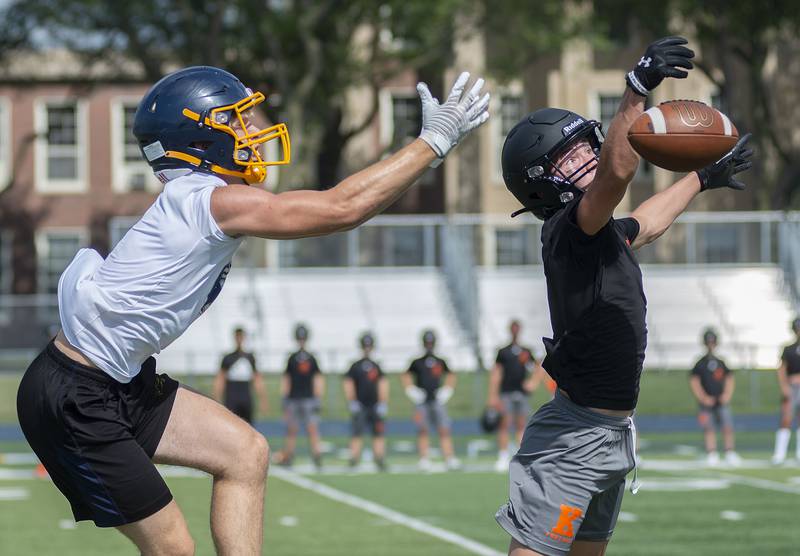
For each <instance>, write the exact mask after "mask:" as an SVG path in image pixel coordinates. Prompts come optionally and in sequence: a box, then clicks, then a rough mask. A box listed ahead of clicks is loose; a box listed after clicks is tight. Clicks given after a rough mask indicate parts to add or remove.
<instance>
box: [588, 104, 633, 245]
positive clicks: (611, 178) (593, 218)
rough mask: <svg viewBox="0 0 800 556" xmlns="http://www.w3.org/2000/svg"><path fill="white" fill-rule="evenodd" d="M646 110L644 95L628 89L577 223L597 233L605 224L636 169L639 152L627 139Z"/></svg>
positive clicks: (607, 136)
mask: <svg viewBox="0 0 800 556" xmlns="http://www.w3.org/2000/svg"><path fill="white" fill-rule="evenodd" d="M643 111H644V97H643V96H640V95H638V94H636V93H634V92H633V91H632V90H631V89H626V90H625V94H624V95H623V97H622V102H621V103H620V105H619V109H618V110H617V113H616V115H615V116H614V119H613V120H611V124H610V125H609V126H608V133H607V135H606V140H605V142H604V143H603V148H602V151H601V154H600V162H599V163H598V165H597V172H596V173H595V177H594V180H593V181H592V183H591V185H590V186H589V188H588V190H587V191H586V194H585V195H584V196H583V198H582V199H581V202H580V205H578V215H577V218H578V225H579V226H580V227H581V230H583V232H584V233H586V234H588V235H594V234H596V233H597V232H598V231H600V229H601V228H602V227H603V226H605V225H606V223H607V222H608V221H609V219H610V218H611V215H612V214H613V213H614V209H615V208H617V205H618V204H619V202H620V201H621V200H622V197H623V196H624V195H625V191H627V189H628V184H629V183H630V182H631V180H632V179H633V176H634V174H635V173H636V168H637V166H638V165H639V156H638V155H637V154H636V152H635V151H634V150H633V148H632V147H631V145H630V143H629V142H628V129H630V127H631V124H632V123H633V121H634V120H635V119H636V118H638V117H639V116H640V115H641V114H642V113H643Z"/></svg>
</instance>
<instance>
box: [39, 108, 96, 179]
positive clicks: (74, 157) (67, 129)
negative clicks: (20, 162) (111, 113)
mask: <svg viewBox="0 0 800 556" xmlns="http://www.w3.org/2000/svg"><path fill="white" fill-rule="evenodd" d="M82 113H83V110H82V109H81V107H80V105H79V104H78V103H77V102H62V101H59V102H52V103H50V102H47V103H44V104H41V105H39V106H38V107H37V111H36V120H37V123H36V126H37V129H38V130H39V133H40V135H39V139H38V141H37V150H36V175H37V188H38V189H39V190H41V191H45V192H49V193H68V192H76V191H83V190H85V188H86V183H85V175H84V174H85V171H84V168H83V166H84V149H85V132H84V131H83V129H82V127H83V124H82Z"/></svg>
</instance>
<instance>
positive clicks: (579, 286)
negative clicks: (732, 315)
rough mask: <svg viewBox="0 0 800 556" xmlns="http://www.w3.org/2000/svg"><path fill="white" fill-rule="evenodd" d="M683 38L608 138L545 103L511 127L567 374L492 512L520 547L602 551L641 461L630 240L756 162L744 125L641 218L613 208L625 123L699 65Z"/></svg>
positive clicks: (638, 310) (641, 67)
mask: <svg viewBox="0 0 800 556" xmlns="http://www.w3.org/2000/svg"><path fill="white" fill-rule="evenodd" d="M686 42H687V41H686V40H685V39H682V38H680V37H668V38H665V39H661V40H658V41H656V42H654V43H652V44H651V45H650V46H648V48H647V50H646V51H645V53H644V55H643V56H642V57H641V59H640V60H639V61H638V63H637V64H636V66H635V67H634V69H633V70H631V71H630V72H629V73H628V74H627V76H626V82H627V84H628V87H627V89H626V91H625V93H624V94H623V97H622V100H621V102H620V106H619V109H618V111H617V113H616V115H615V116H614V119H613V120H612V122H611V125H610V126H609V129H608V135H607V137H606V138H605V141H604V138H603V134H602V132H601V130H600V123H599V122H596V121H593V120H588V119H586V118H584V117H582V116H580V115H578V114H575V113H573V112H569V111H567V110H560V109H557V108H545V109H542V110H538V111H536V112H533V113H532V114H529V115H528V116H526V117H525V118H524V119H523V120H522V121H521V122H519V123H518V124H517V125H516V126H515V127H514V128H512V129H511V131H510V132H509V134H508V136H507V137H506V141H505V144H504V145H503V153H502V167H503V179H504V181H505V183H506V185H507V187H508V189H509V190H510V191H511V193H513V194H514V196H515V197H516V198H517V199H518V200H519V201H520V202H521V203H522V205H523V207H524V208H523V209H522V210H521V211H518V213H521V212H532V213H533V214H534V215H536V216H537V217H538V218H540V219H542V220H544V224H543V226H542V234H541V241H542V260H543V262H544V272H545V277H546V280H547V296H548V303H549V306H550V320H551V324H552V327H553V338H552V339H550V338H545V339H544V343H545V350H546V352H547V355H546V357H545V359H544V361H543V366H544V368H545V369H546V370H547V372H548V373H549V374H550V376H551V377H553V379H554V380H555V381H556V383H557V384H558V390H556V395H555V398H554V399H553V401H551V402H548V403H547V404H545V405H543V406H542V408H541V409H539V411H537V412H536V414H535V415H534V416H533V417H532V418H531V420H530V422H529V424H528V427H527V428H526V429H525V434H524V435H523V439H522V445H521V446H520V449H519V451H518V452H517V454H516V455H515V456H514V458H513V459H512V461H511V465H510V467H509V474H510V481H509V502H508V503H507V504H506V505H504V506H503V507H501V508H500V510H499V511H498V512H497V514H496V516H495V517H496V519H497V521H498V523H499V524H500V525H501V526H502V527H503V528H504V529H505V530H506V531H507V532H508V533H509V534H510V535H511V537H512V540H511V544H510V546H509V554H512V555H513V556H523V555H524V556H530V555H535V554H546V555H553V556H562V555H564V554H566V553H567V552H570V551H572V553H573V554H575V553H579V554H582V555H583V554H586V555H593V554H596V555H601V554H603V553H604V552H605V550H606V545H607V544H608V540H609V539H610V538H611V535H612V533H613V529H614V526H615V525H616V519H617V515H618V513H619V508H620V505H621V502H622V494H623V491H624V488H625V476H626V474H627V473H628V472H629V471H630V470H632V469H633V468H634V467H635V455H634V445H635V439H634V429H633V424H632V421H631V419H630V417H631V415H632V414H633V410H634V408H635V407H636V401H637V397H638V393H639V378H640V376H641V371H642V364H643V361H644V352H645V346H646V343H647V342H646V333H647V328H646V324H645V307H646V301H645V297H644V290H643V287H642V277H641V271H640V269H639V264H638V262H637V260H636V257H635V256H634V254H633V250H634V249H636V248H638V247H641V246H642V245H645V244H647V243H650V242H652V241H654V240H655V239H656V238H658V237H659V236H660V235H661V234H663V233H664V232H665V231H666V230H667V229H668V228H669V227H670V225H671V224H672V222H673V221H674V220H675V218H677V216H678V215H679V214H680V213H681V212H683V211H684V210H685V209H686V207H687V206H688V205H689V203H690V202H691V200H692V199H693V198H694V197H695V196H696V195H697V194H698V193H700V192H701V191H704V190H707V189H715V188H725V187H729V188H732V189H742V188H743V187H744V184H743V183H741V182H740V181H738V180H737V179H736V177H735V174H737V173H738V172H741V171H743V170H746V169H747V168H748V167H749V166H750V162H749V161H748V157H749V156H750V155H751V154H752V152H751V151H749V150H747V149H746V148H745V143H746V142H747V140H748V138H749V136H747V135H746V136H744V137H743V138H742V139H741V140H740V141H739V142H738V143H737V144H736V146H735V147H734V148H733V149H732V150H731V151H730V152H729V153H728V154H726V155H725V156H724V157H722V158H720V159H719V160H718V161H717V162H715V163H714V164H711V165H710V166H707V167H706V168H703V169H701V170H698V171H697V172H692V173H691V174H689V175H687V176H685V177H683V178H681V179H680V180H679V181H677V182H676V183H675V184H673V185H672V186H670V187H668V188H666V189H665V190H663V191H660V192H659V193H657V194H656V195H654V196H653V197H651V198H650V199H648V200H647V201H645V202H644V203H642V204H641V205H640V206H639V207H637V208H636V210H635V211H634V212H633V214H632V217H631V218H622V219H619V220H615V219H614V218H613V213H614V210H615V208H616V207H617V205H618V204H619V203H620V201H621V200H622V198H623V196H624V195H625V193H626V191H627V188H628V185H629V184H630V182H631V180H632V179H633V177H634V175H635V173H636V168H637V166H638V163H639V158H638V156H637V155H636V153H635V152H634V151H633V149H632V148H631V146H630V144H629V142H628V139H627V136H626V135H627V131H628V129H629V128H630V125H631V124H632V123H633V121H634V120H635V119H636V118H638V117H639V116H640V115H641V114H642V113H643V111H644V104H645V98H646V96H647V95H648V93H649V92H650V91H651V90H652V89H654V88H655V87H656V86H658V85H659V84H660V83H661V81H663V80H664V79H665V78H667V77H677V78H683V77H686V76H687V75H688V73H687V72H686V71H684V69H690V68H692V63H691V61H690V60H691V58H692V57H693V56H694V53H693V52H692V51H691V50H689V49H688V48H686V47H685V46H684V45H685V44H686ZM681 68H684V69H681ZM601 148H602V150H601ZM634 483H635V481H634Z"/></svg>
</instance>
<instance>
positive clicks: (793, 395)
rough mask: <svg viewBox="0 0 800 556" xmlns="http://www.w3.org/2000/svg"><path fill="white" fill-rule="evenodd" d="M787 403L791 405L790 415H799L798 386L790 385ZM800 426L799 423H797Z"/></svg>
mask: <svg viewBox="0 0 800 556" xmlns="http://www.w3.org/2000/svg"><path fill="white" fill-rule="evenodd" d="M789 387H790V388H791V390H790V391H789V403H790V404H791V408H792V414H793V415H795V414H798V413H800V384H790V385H789ZM798 426H800V423H798Z"/></svg>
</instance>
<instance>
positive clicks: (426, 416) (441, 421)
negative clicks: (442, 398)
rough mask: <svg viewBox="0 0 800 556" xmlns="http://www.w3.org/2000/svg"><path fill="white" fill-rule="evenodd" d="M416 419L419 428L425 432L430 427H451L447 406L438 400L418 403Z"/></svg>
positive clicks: (434, 428)
mask: <svg viewBox="0 0 800 556" xmlns="http://www.w3.org/2000/svg"><path fill="white" fill-rule="evenodd" d="M414 421H416V423H417V427H418V428H419V430H420V431H424V432H427V431H428V430H430V429H433V430H438V429H440V428H444V429H448V430H449V429H450V416H449V415H448V414H447V408H445V406H444V404H441V403H439V402H437V401H436V400H433V401H430V402H422V403H421V404H418V405H417V413H416V415H414Z"/></svg>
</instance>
